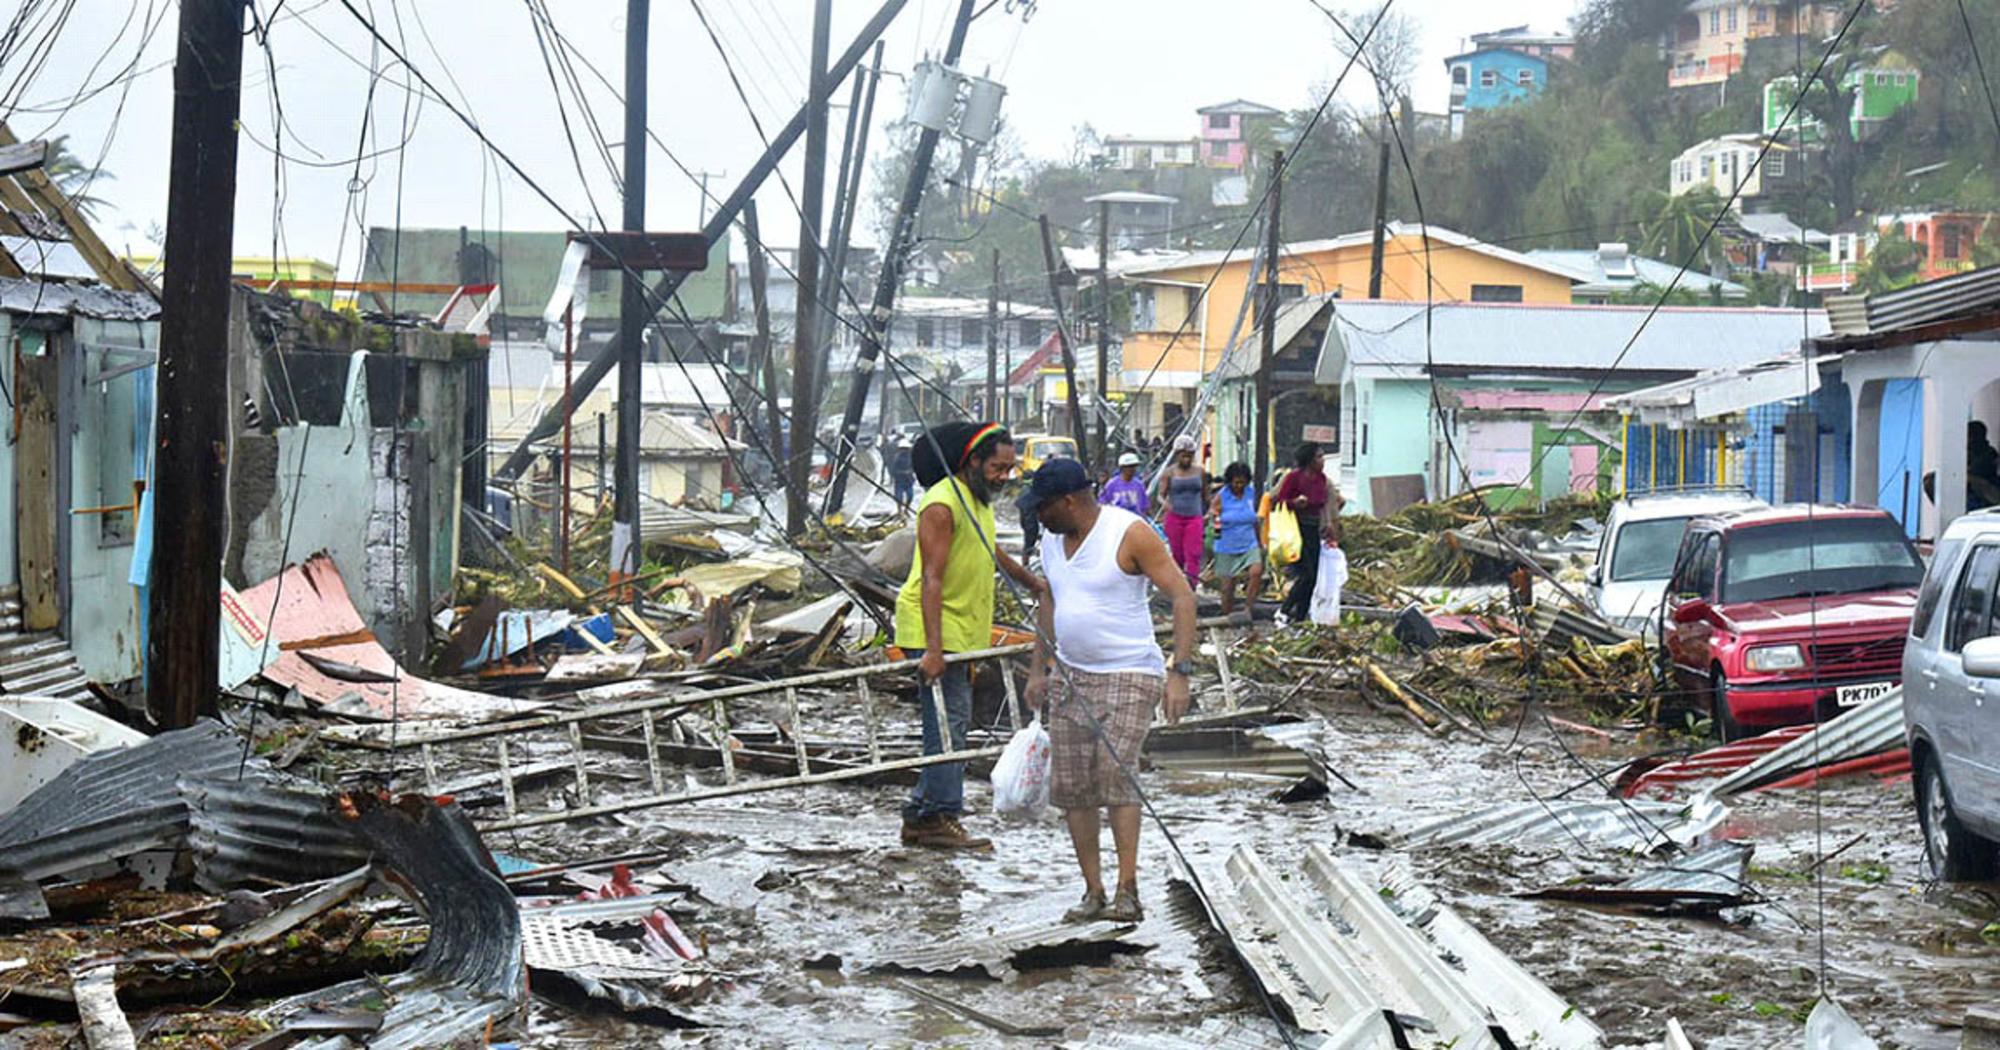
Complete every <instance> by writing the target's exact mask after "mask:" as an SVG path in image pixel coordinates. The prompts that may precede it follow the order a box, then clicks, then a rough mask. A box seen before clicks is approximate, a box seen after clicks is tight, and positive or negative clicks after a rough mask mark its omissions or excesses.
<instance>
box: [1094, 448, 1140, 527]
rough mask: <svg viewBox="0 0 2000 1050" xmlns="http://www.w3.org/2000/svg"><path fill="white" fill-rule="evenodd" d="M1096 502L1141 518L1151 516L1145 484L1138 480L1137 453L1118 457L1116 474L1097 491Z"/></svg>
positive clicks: (1128, 453)
mask: <svg viewBox="0 0 2000 1050" xmlns="http://www.w3.org/2000/svg"><path fill="white" fill-rule="evenodd" d="M1097 502H1099V503H1103V504H1106V505H1107V506H1112V507H1123V508H1124V509H1126V510H1129V511H1131V512H1132V513H1134V514H1137V515H1138V516H1140V517H1142V518H1147V517H1151V516H1152V515H1151V514H1150V513H1148V512H1149V511H1151V510H1152V506H1153V501H1152V500H1150V499H1148V498H1147V497H1146V483H1145V482H1143V481H1140V480H1139V454H1138V453H1136V452H1127V453H1125V454H1124V455H1122V456H1119V457H1118V473H1117V475H1116V476H1115V477H1113V478H1112V479H1111V480H1110V481H1107V482H1105V483H1104V487H1103V488H1101V489H1099V490H1098V493H1097Z"/></svg>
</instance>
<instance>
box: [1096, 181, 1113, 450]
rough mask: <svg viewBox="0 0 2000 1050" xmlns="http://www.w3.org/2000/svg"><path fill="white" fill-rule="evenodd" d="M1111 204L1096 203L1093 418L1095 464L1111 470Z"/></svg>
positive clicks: (1108, 202) (1104, 202)
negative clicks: (1107, 416) (1107, 426)
mask: <svg viewBox="0 0 2000 1050" xmlns="http://www.w3.org/2000/svg"><path fill="white" fill-rule="evenodd" d="M1110 360H1111V202H1110V201H1098V202H1097V390H1096V391H1095V394H1096V396H1095V398H1094V399H1093V400H1092V401H1091V408H1092V410H1093V411H1092V412H1091V415H1093V416H1096V417H1097V456H1096V458H1095V459H1093V460H1092V462H1094V463H1096V464H1097V465H1098V466H1100V467H1104V466H1109V465H1110V461H1111V444H1110V440H1109V437H1108V435H1107V434H1106V433H1105V431H1104V405H1105V403H1106V402H1108V401H1110V400H1111V388H1110V387H1109V386H1107V385H1106V384H1107V383H1108V382H1109V377H1110V374H1111V370H1110V367H1109V362H1110Z"/></svg>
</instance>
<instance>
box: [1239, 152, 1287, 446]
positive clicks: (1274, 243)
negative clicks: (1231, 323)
mask: <svg viewBox="0 0 2000 1050" xmlns="http://www.w3.org/2000/svg"><path fill="white" fill-rule="evenodd" d="M1284 188H1285V151H1283V150H1278V151H1277V152H1275V153H1273V154H1271V212H1270V214H1268V215H1266V216H1265V217H1264V316H1263V318H1262V321H1263V322H1264V323H1263V325H1262V326H1261V327H1262V328H1263V333H1262V334H1263V339H1262V341H1261V342H1260V344H1259V345H1258V348H1257V393H1256V397H1257V415H1256V420H1257V432H1256V437H1255V439H1254V443H1253V444H1252V446H1251V448H1252V449H1253V450H1254V454H1253V455H1252V456H1251V458H1250V462H1251V463H1252V464H1253V466H1252V467H1251V468H1250V469H1251V474H1250V476H1251V477H1252V478H1254V479H1256V480H1257V482H1258V483H1259V484H1263V483H1264V479H1266V478H1269V477H1270V476H1271V430H1272V427H1273V425H1274V423H1275V421H1274V420H1273V419H1272V418H1271V358H1272V356H1273V355H1275V354H1276V353H1277V352H1278V216H1279V214H1281V208H1280V206H1279V205H1280V195H1281V193H1282V192H1283V190H1284ZM1237 447H1238V448H1241V447H1242V446H1241V445H1239V446H1237Z"/></svg>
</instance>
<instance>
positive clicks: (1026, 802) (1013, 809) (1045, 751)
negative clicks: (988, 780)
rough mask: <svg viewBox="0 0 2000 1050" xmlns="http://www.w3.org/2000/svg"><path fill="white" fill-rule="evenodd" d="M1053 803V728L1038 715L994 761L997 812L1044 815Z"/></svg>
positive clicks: (994, 794)
mask: <svg viewBox="0 0 2000 1050" xmlns="http://www.w3.org/2000/svg"><path fill="white" fill-rule="evenodd" d="M1048 804H1049V731H1048V730H1046V729H1043V728H1042V716H1041V715H1036V716H1035V717H1034V719H1033V720H1032V721H1030V722H1029V723H1028V724H1027V726H1025V727H1024V728H1022V729H1020V730H1019V731H1017V732H1015V734H1014V739H1012V740H1009V741H1007V750H1005V751H1002V752H1001V753H1000V761H998V762H995V763H994V764H993V812H995V813H1012V814H1015V815H1017V816H1023V817H1036V816H1040V815H1041V813H1042V810H1043V809H1046V808H1047V807H1048Z"/></svg>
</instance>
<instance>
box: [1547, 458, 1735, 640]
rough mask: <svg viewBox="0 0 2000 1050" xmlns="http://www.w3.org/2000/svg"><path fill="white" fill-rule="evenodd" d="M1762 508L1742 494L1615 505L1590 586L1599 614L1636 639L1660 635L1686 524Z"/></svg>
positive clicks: (1682, 493) (1670, 494) (1631, 499)
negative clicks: (1662, 610)
mask: <svg viewBox="0 0 2000 1050" xmlns="http://www.w3.org/2000/svg"><path fill="white" fill-rule="evenodd" d="M1763 505H1764V501H1763V500H1760V499H1758V498H1757V497H1755V496H1753V495H1751V494H1750V493H1748V492H1745V491H1743V490H1741V489H1709V488H1700V489H1664V490H1660V491H1657V492H1643V493H1638V494H1635V495H1631V496H1627V497H1625V498H1624V499H1621V500H1619V501H1618V502H1616V503H1614V504H1612V505H1611V514H1610V516H1609V517H1607V518H1606V519H1605V521H1604V534H1603V538H1602V539H1601V540H1600V541H1599V543H1598V549H1597V564H1596V565H1595V566H1593V567H1592V568H1591V570H1590V575H1589V577H1588V581H1587V582H1588V583H1589V585H1590V602H1591V604H1592V605H1594V606H1596V607H1597V614H1598V615H1599V616H1602V617H1603V618H1604V619H1605V620H1606V621H1607V622H1609V623H1614V624H1617V625H1618V626H1620V627H1623V628H1625V629H1626V630H1628V631H1631V632H1633V633H1634V634H1656V633H1657V631H1658V629H1659V622H1658V621H1659V614H1660V602H1661V600H1662V599H1664V598H1665V597H1666V593H1667V577H1669V576H1672V575H1673V574H1674V555H1675V554H1677V553H1679V552H1680V549H1681V531H1682V529H1683V527H1684V526H1686V525H1687V523H1688V519H1690V518H1698V517H1701V516H1702V515H1704V514H1722V513H1725V512H1727V511H1732V510H1748V509H1749V508H1752V507H1761V506H1763Z"/></svg>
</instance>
